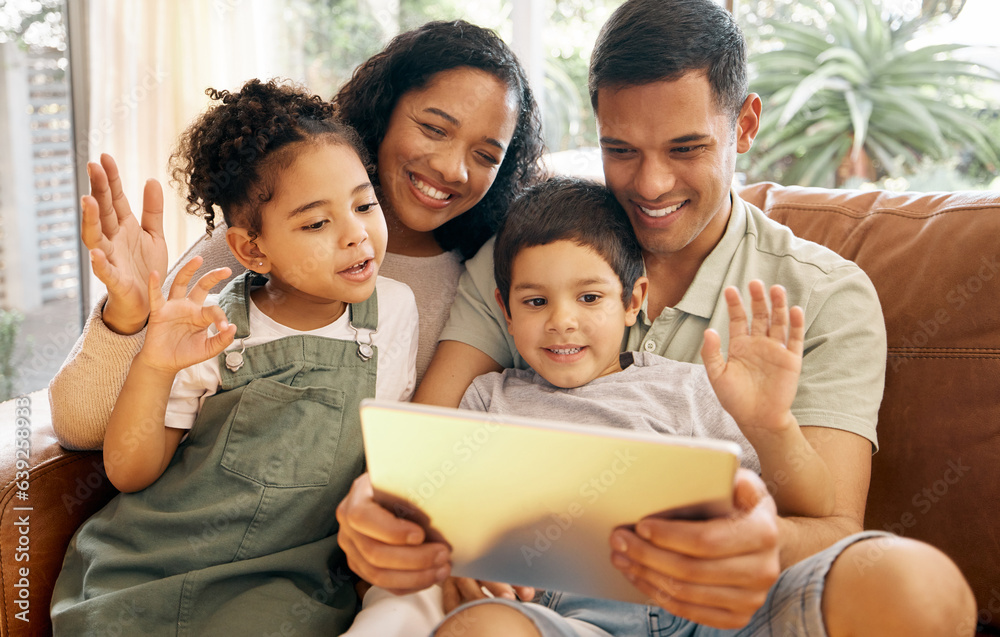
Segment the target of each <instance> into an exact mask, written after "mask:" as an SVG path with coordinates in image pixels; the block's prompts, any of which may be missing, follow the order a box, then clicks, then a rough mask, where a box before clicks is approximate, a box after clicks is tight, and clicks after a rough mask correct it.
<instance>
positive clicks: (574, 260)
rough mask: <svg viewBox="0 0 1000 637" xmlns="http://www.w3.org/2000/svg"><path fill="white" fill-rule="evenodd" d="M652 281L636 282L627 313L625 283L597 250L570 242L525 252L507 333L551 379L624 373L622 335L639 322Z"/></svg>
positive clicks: (558, 382)
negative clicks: (623, 299) (623, 301)
mask: <svg viewBox="0 0 1000 637" xmlns="http://www.w3.org/2000/svg"><path fill="white" fill-rule="evenodd" d="M645 282H646V279H645V278H644V277H640V279H639V281H637V282H636V286H635V290H634V291H633V294H632V296H631V297H630V303H629V307H628V308H626V307H625V305H624V304H623V303H622V284H621V281H620V280H619V279H618V276H617V275H616V274H615V272H614V270H612V269H611V266H610V265H608V263H607V262H606V261H605V260H604V258H603V257H602V256H601V255H600V254H598V253H597V252H596V251H595V250H593V249H592V248H590V247H587V246H582V245H579V244H577V243H575V242H573V241H566V240H561V241H555V242H553V243H549V244H546V245H539V246H532V247H529V248H524V249H522V250H521V251H520V252H518V254H517V256H516V257H515V258H514V262H513V264H512V267H511V286H510V307H509V308H507V310H508V312H507V330H508V331H509V332H510V333H511V335H512V336H513V337H514V343H515V344H516V345H517V350H518V351H519V352H520V353H521V356H522V357H523V358H524V360H525V362H527V363H528V364H529V365H530V366H531V368H532V369H534V370H535V371H536V372H538V374H540V375H541V376H542V377H543V378H544V379H545V380H547V381H548V382H550V383H552V384H553V385H555V386H557V387H563V388H572V387H580V386H581V385H586V384H587V383H589V382H590V381H592V380H594V379H595V378H599V377H601V376H605V375H607V374H611V373H613V372H617V371H620V370H621V366H620V365H619V362H618V354H619V353H620V351H621V343H622V335H623V334H624V331H625V328H626V327H628V326H630V325H632V324H634V323H635V319H636V315H637V314H638V312H639V308H640V306H641V305H642V298H643V293H644V291H645V285H646V283H645ZM497 301H498V302H499V303H501V305H502V304H503V301H502V299H501V298H500V295H499V293H498V294H497Z"/></svg>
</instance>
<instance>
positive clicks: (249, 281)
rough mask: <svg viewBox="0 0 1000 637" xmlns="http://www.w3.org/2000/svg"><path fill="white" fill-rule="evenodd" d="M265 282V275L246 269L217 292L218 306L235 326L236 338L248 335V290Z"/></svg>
mask: <svg viewBox="0 0 1000 637" xmlns="http://www.w3.org/2000/svg"><path fill="white" fill-rule="evenodd" d="M265 283H267V277H266V276H264V275H263V274H258V273H257V272H254V271H253V270H247V271H246V272H244V273H243V274H241V275H239V276H237V277H236V278H234V279H233V280H232V281H230V282H229V283H228V284H227V285H226V287H225V288H223V290H222V292H221V293H220V294H219V306H220V307H221V308H222V310H223V311H224V312H225V313H226V319H227V320H228V321H229V322H230V323H232V324H233V325H235V326H236V340H239V339H241V338H246V337H247V336H249V335H250V290H252V289H253V288H256V287H260V286H262V285H264V284H265Z"/></svg>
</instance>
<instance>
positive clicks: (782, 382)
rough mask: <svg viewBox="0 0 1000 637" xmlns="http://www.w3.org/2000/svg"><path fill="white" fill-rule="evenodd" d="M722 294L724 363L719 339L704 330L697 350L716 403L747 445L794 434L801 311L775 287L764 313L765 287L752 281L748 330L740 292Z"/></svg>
mask: <svg viewBox="0 0 1000 637" xmlns="http://www.w3.org/2000/svg"><path fill="white" fill-rule="evenodd" d="M724 293H725V295H726V304H727V305H728V310H729V358H728V360H726V359H724V358H723V357H722V352H721V351H720V349H719V345H720V340H721V339H720V338H719V335H718V333H716V332H715V331H714V330H705V343H704V345H703V346H702V350H701V358H702V360H703V361H704V362H705V371H706V372H707V373H708V380H709V381H710V382H711V383H712V388H713V389H714V390H715V394H716V395H717V396H718V397H719V402H720V403H721V404H722V406H723V407H724V408H725V410H726V411H727V412H729V414H730V415H731V416H732V417H733V419H734V420H735V421H736V424H737V425H739V427H740V430H742V431H743V434H744V435H745V436H746V437H747V438H748V439H749V440H750V442H751V443H755V440H757V439H758V438H759V437H760V436H767V435H769V434H781V433H784V432H785V431H786V430H788V429H792V428H798V424H797V423H796V421H795V419H794V418H793V417H792V413H791V408H792V401H793V400H794V399H795V392H796V390H797V389H798V383H799V374H800V373H801V371H802V349H803V337H804V333H805V327H804V325H805V318H804V315H803V312H802V308H799V307H793V308H791V310H789V309H788V306H787V303H786V300H785V289H784V288H783V287H781V286H780V285H775V286H773V287H772V288H771V310H770V311H768V307H767V299H766V298H765V295H764V284H763V283H762V282H760V281H757V280H754V281H751V282H750V307H751V311H752V312H753V320H752V322H750V324H749V325H748V324H747V315H746V311H745V310H744V308H743V300H742V299H741V298H740V293H739V291H738V290H737V289H736V288H733V287H729V288H726V290H725V292H724ZM755 446H756V444H755Z"/></svg>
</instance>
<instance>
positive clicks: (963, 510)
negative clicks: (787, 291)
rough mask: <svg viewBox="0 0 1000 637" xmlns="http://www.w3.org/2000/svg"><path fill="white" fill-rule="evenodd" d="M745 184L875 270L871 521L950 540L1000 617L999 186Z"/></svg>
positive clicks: (990, 619) (758, 199) (749, 194)
mask: <svg viewBox="0 0 1000 637" xmlns="http://www.w3.org/2000/svg"><path fill="white" fill-rule="evenodd" d="M741 195H742V196H743V197H744V198H745V199H746V200H747V201H749V202H751V203H753V204H755V205H757V206H758V207H760V208H761V209H762V210H763V211H764V212H765V213H766V214H767V215H768V216H770V217H771V218H773V219H775V220H777V221H779V222H781V223H783V224H785V225H787V226H789V227H790V228H791V229H792V231H793V232H794V233H795V234H796V235H797V236H799V237H802V238H804V239H808V240H810V241H815V242H816V243H820V244H823V245H825V246H827V247H828V248H830V249H832V250H834V251H836V252H837V253H839V254H840V255H841V256H843V257H845V258H847V259H850V260H852V261H854V262H855V263H857V264H858V265H859V266H860V267H861V268H862V269H864V271H865V272H866V273H867V274H868V276H869V277H870V278H871V280H872V283H873V284H874V285H875V289H876V290H877V291H878V295H879V299H880V301H881V303H882V309H883V312H884V315H885V322H886V331H887V335H888V361H887V369H886V384H885V394H884V397H883V399H882V406H881V409H880V410H879V421H878V438H879V445H880V450H879V452H878V453H877V454H875V456H874V457H873V458H872V479H871V488H870V490H869V494H868V506H867V509H866V514H865V527H866V528H870V529H885V530H889V531H892V532H894V533H897V534H899V535H904V536H907V537H913V538H916V539H920V540H923V541H925V542H928V543H930V544H933V545H934V546H936V547H938V548H939V549H941V550H943V551H944V552H945V553H947V554H948V555H949V556H950V557H951V558H952V559H953V560H954V561H955V562H956V563H957V564H958V566H959V567H960V568H961V569H962V572H963V573H964V574H965V576H966V578H967V579H968V580H969V583H970V584H971V586H972V588H973V590H974V591H975V593H976V599H977V602H978V605H979V615H980V616H979V621H980V622H981V623H983V624H987V625H993V626H997V627H1000V468H998V467H1000V192H955V193H930V194H919V193H891V192H886V191H857V190H855V191H850V190H843V191H842V190H827V189H821V188H801V187H784V186H779V185H776V184H771V183H764V184H755V185H752V186H748V187H746V188H744V189H742V190H741Z"/></svg>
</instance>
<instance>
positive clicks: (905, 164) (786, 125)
mask: <svg viewBox="0 0 1000 637" xmlns="http://www.w3.org/2000/svg"><path fill="white" fill-rule="evenodd" d="M799 5H800V8H801V9H805V11H799V12H797V13H798V15H800V16H802V18H801V21H796V22H783V21H778V20H776V19H768V20H765V22H764V24H765V25H766V28H767V29H768V30H772V32H773V38H774V41H775V43H777V46H776V48H773V49H772V50H768V51H765V52H762V53H760V54H756V55H753V56H751V60H750V61H751V87H750V88H751V90H752V91H754V92H756V93H758V94H760V95H761V98H762V99H763V102H764V114H763V117H762V121H761V130H760V133H759V135H758V137H757V142H758V145H759V147H758V150H757V151H756V152H755V153H754V157H751V158H750V162H751V163H750V165H749V167H748V173H749V175H750V178H751V179H752V180H755V181H756V180H772V181H778V182H780V183H784V184H799V185H813V186H826V187H830V186H839V185H843V184H844V183H845V182H846V181H848V180H849V179H851V178H861V179H863V180H867V181H874V180H875V179H878V178H880V177H886V176H899V175H901V174H904V173H906V172H909V171H912V170H913V169H915V168H916V167H917V166H919V165H920V164H921V162H923V161H926V160H927V159H931V160H935V161H944V160H947V159H949V158H951V157H953V156H955V155H956V154H957V153H959V152H960V151H961V150H962V149H968V150H970V151H971V152H972V153H973V155H974V157H975V161H977V162H979V163H980V164H981V165H983V166H985V167H986V168H987V170H993V171H995V170H996V169H997V168H998V167H1000V144H998V142H997V140H995V139H992V138H991V136H990V135H989V133H988V131H987V129H986V127H985V126H984V125H983V124H982V123H981V122H980V121H978V120H977V118H976V117H975V115H974V113H975V110H976V108H975V104H974V102H975V99H974V98H972V97H971V95H972V93H971V90H970V88H969V87H970V86H972V85H973V84H974V82H977V81H978V82H983V81H987V82H996V81H998V80H1000V72H997V71H996V70H993V69H986V68H982V67H979V66H977V65H975V64H973V63H970V62H966V61H962V60H957V59H954V58H952V57H951V53H953V52H954V51H956V50H958V49H961V48H964V45H960V44H947V45H936V46H925V47H921V48H916V47H914V46H913V38H914V35H915V31H916V28H917V26H919V25H920V24H921V23H922V21H917V20H912V21H905V20H894V21H889V20H886V19H884V18H883V15H882V11H881V8H880V7H879V5H878V4H877V3H876V2H875V0H802V2H800V3H799ZM980 108H981V105H980Z"/></svg>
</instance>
